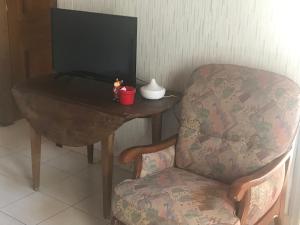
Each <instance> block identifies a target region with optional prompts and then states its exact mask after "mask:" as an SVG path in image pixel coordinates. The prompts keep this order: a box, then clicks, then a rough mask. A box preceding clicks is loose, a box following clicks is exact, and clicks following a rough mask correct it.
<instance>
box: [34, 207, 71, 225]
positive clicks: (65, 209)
mask: <svg viewBox="0 0 300 225" xmlns="http://www.w3.org/2000/svg"><path fill="white" fill-rule="evenodd" d="M70 208H72V207H71V206H68V207H66V208H63V209H62V210H60V211H59V212H56V213H55V214H53V215H52V216H49V217H47V218H46V219H43V220H41V221H39V222H38V223H36V225H38V224H41V223H43V222H45V221H47V220H49V219H51V218H53V217H55V216H57V215H58V214H60V213H62V212H64V211H67V210H68V209H70Z"/></svg>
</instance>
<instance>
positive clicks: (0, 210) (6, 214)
mask: <svg viewBox="0 0 300 225" xmlns="http://www.w3.org/2000/svg"><path fill="white" fill-rule="evenodd" d="M0 212H1V213H3V214H5V215H6V216H8V217H10V218H12V219H14V220H16V221H18V222H19V223H22V224H23V225H26V224H25V223H24V222H23V221H21V220H20V219H18V218H16V217H14V216H11V215H9V214H7V213H6V212H3V211H2V210H0Z"/></svg>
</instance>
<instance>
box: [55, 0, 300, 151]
mask: <svg viewBox="0 0 300 225" xmlns="http://www.w3.org/2000/svg"><path fill="white" fill-rule="evenodd" d="M58 6H59V7H61V8H68V9H76V10H85V11H94V12H104V13H110V14H118V15H128V16H136V17H138V20H139V27H138V30H139V32H138V53H137V73H138V76H139V77H140V78H142V79H144V80H150V78H152V77H155V78H156V79H157V80H158V82H159V83H161V84H163V85H164V86H166V87H168V88H172V89H176V90H183V88H184V84H185V82H186V81H187V80H188V78H189V74H190V73H191V71H192V70H194V69H195V68H196V67H197V66H199V65H201V64H205V63H234V64H241V65H246V66H250V67H257V68H261V69H266V70H270V71H274V72H278V73H282V74H286V75H287V76H289V77H291V78H292V79H293V80H295V81H296V82H298V83H299V84H300V75H298V74H299V73H300V42H298V40H300V29H299V28H298V24H297V23H298V21H299V20H300V18H299V16H298V15H297V14H298V11H300V10H299V9H300V3H298V0H58ZM171 117H172V113H169V114H167V115H166V116H165V119H166V122H165V126H164V129H165V131H166V130H170V127H172V126H171V124H172V125H174V123H173V122H172V121H173V120H174V119H173V118H171ZM128 128H132V129H130V130H136V131H138V132H136V133H132V134H128V132H125V130H127V129H128ZM149 130H150V124H149V121H147V120H136V121H133V122H131V123H128V124H126V125H125V126H124V127H122V128H121V129H120V130H119V131H118V134H117V136H118V138H117V141H116V148H117V149H118V151H120V149H122V148H124V147H127V146H130V145H133V144H138V143H145V142H149V141H150V139H149V138H146V137H147V136H148V135H149V134H150V133H151V132H150V131H149ZM142 131H144V132H142ZM164 133H165V135H167V134H166V132H164ZM167 133H168V132H167Z"/></svg>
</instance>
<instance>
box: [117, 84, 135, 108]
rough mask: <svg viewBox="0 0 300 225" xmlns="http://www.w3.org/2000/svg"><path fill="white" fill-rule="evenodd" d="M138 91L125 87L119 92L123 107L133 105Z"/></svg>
mask: <svg viewBox="0 0 300 225" xmlns="http://www.w3.org/2000/svg"><path fill="white" fill-rule="evenodd" d="M135 94H136V89H135V88H134V87H131V86H124V87H122V88H121V89H120V90H119V97H120V103H121V104H122V105H133V104H134V100H135Z"/></svg>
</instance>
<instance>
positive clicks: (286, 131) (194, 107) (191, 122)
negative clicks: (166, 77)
mask: <svg viewBox="0 0 300 225" xmlns="http://www.w3.org/2000/svg"><path fill="white" fill-rule="evenodd" d="M299 104H300V89H299V87H298V86H297V85H296V84H295V83H294V82H293V81H291V80H290V79H288V78H287V77H284V76H281V75H277V74H274V73H271V72H266V71H262V70H256V69H251V68H246V67H242V66H235V65H205V66H202V67H200V68H199V69H198V70H196V71H195V72H194V74H193V82H192V84H191V85H190V86H189V88H187V90H186V92H185V95H184V97H183V100H182V111H181V127H180V132H179V139H178V143H177V147H176V165H177V167H179V168H183V169H187V170H190V171H192V172H194V173H197V174H200V175H202V176H206V177H209V178H213V179H216V180H219V181H222V182H225V183H231V182H232V181H234V180H235V179H237V178H239V177H242V176H245V175H248V174H250V173H252V172H254V171H255V170H257V169H259V168H261V167H263V166H265V165H266V164H268V163H270V162H271V161H272V160H274V159H276V158H277V157H279V156H280V155H282V154H283V153H285V152H287V151H288V150H289V146H290V145H291V143H292V141H293V139H294V136H295V133H296V130H297V126H298V122H299V114H300V107H299Z"/></svg>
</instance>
